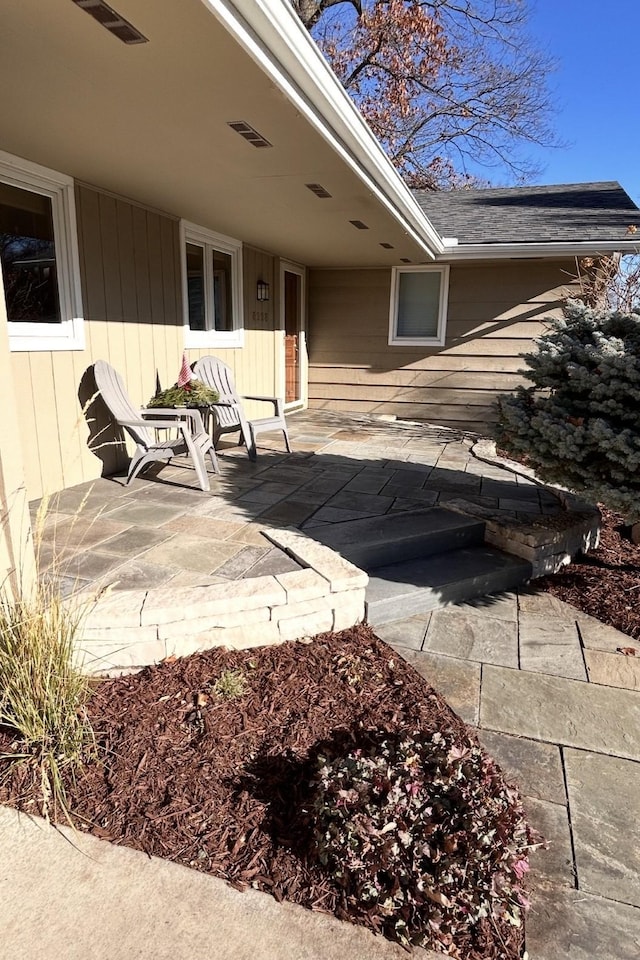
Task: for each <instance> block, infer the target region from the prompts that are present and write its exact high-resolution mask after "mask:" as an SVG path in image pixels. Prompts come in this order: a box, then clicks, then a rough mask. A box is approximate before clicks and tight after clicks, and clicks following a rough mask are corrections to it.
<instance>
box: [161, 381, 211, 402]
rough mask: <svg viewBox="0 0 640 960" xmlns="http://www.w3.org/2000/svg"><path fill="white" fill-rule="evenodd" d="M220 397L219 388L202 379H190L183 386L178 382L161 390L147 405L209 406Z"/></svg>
mask: <svg viewBox="0 0 640 960" xmlns="http://www.w3.org/2000/svg"><path fill="white" fill-rule="evenodd" d="M219 399H220V395H219V393H218V391H217V390H212V389H211V387H207V386H206V384H204V383H202V381H201V380H190V381H189V383H186V384H185V385H184V386H183V387H181V386H179V385H178V384H177V383H176V384H174V385H173V386H172V387H168V388H167V389H166V390H160V391H159V392H158V393H156V395H155V397H152V398H151V400H149V403H148V404H147V407H208V406H209V405H210V404H212V403H217V402H218V400H219Z"/></svg>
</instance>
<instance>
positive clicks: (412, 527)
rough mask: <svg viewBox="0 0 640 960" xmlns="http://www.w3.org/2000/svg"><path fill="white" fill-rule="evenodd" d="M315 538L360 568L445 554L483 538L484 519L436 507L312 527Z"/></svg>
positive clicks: (366, 568)
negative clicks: (472, 517)
mask: <svg viewBox="0 0 640 960" xmlns="http://www.w3.org/2000/svg"><path fill="white" fill-rule="evenodd" d="M312 533H313V538H314V540H319V541H320V542H321V543H324V544H325V545H326V546H328V547H331V549H332V550H336V551H337V552H338V553H339V554H340V555H341V556H343V557H344V558H345V559H346V560H350V561H351V563H354V564H355V565H356V567H360V569H361V570H367V571H370V570H372V569H374V568H376V567H380V566H383V565H385V566H386V565H389V564H393V563H400V562H401V561H406V560H414V559H417V558H418V557H428V556H432V555H433V554H439V555H440V554H443V553H446V552H447V551H449V550H457V549H459V548H461V547H468V546H471V545H474V544H481V543H482V542H483V541H484V523H483V522H482V521H481V520H473V519H470V518H469V517H465V516H462V514H459V513H454V512H453V510H444V509H442V508H441V507H434V508H432V509H429V510H420V511H415V512H414V511H412V512H411V513H409V512H407V513H404V512H402V513H385V514H384V515H383V516H380V517H367V518H366V519H363V520H346V521H344V522H342V523H332V524H330V525H327V526H326V527H316V528H314V529H313V531H312Z"/></svg>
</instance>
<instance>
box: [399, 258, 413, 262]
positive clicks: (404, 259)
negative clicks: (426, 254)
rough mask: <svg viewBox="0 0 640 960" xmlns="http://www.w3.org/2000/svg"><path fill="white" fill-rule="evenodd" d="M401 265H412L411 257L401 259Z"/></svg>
mask: <svg viewBox="0 0 640 960" xmlns="http://www.w3.org/2000/svg"><path fill="white" fill-rule="evenodd" d="M400 263H411V260H409V257H400Z"/></svg>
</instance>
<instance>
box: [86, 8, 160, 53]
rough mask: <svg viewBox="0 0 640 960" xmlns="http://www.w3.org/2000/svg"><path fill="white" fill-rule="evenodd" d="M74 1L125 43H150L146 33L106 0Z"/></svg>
mask: <svg viewBox="0 0 640 960" xmlns="http://www.w3.org/2000/svg"><path fill="white" fill-rule="evenodd" d="M73 2H74V3H75V5H76V6H77V7H80V9H81V10H84V11H85V13H88V14H89V16H90V17H93V19H94V20H97V21H98V23H99V24H100V26H102V27H104V28H105V30H108V31H109V33H112V34H113V35H114V37H117V38H118V40H122V42H123V43H149V40H148V38H147V37H145V36H144V34H142V33H140V31H139V30H136V28H135V27H134V26H133V24H131V23H129V21H128V20H125V19H124V17H121V16H120V14H119V13H116V11H115V10H114V9H113V7H110V6H109V4H108V3H104V0H73Z"/></svg>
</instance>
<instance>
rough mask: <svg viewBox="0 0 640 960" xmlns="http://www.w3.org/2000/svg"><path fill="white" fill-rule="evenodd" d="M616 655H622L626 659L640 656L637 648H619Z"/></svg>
mask: <svg viewBox="0 0 640 960" xmlns="http://www.w3.org/2000/svg"><path fill="white" fill-rule="evenodd" d="M616 653H622V654H624V656H625V657H637V656H638V650H637V648H636V647H617V649H616Z"/></svg>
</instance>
